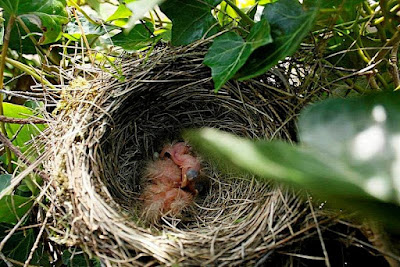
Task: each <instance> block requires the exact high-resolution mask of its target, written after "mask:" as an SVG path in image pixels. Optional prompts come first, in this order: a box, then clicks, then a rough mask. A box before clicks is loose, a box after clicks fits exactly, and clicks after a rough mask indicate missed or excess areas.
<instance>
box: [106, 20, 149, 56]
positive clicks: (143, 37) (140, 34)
mask: <svg viewBox="0 0 400 267" xmlns="http://www.w3.org/2000/svg"><path fill="white" fill-rule="evenodd" d="M153 32H154V26H153V24H152V23H150V22H146V23H145V24H137V25H136V26H135V27H133V28H132V30H131V31H130V32H129V33H126V32H121V33H119V34H117V35H114V36H113V37H112V38H111V39H112V41H113V43H114V45H118V46H121V47H122V48H123V49H125V50H126V51H135V50H138V49H141V48H143V47H146V46H148V45H149V44H151V43H152V42H153V38H152V37H151V35H152V33H153Z"/></svg>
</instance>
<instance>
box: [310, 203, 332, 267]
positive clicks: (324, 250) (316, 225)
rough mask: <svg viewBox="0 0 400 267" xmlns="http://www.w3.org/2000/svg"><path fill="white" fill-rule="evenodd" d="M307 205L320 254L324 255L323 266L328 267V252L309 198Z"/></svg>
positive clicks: (329, 264)
mask: <svg viewBox="0 0 400 267" xmlns="http://www.w3.org/2000/svg"><path fill="white" fill-rule="evenodd" d="M308 204H309V205H310V210H311V214H312V216H313V219H314V222H315V228H316V229H317V233H318V237H319V240H320V242H321V247H322V252H323V253H324V256H325V265H326V267H330V266H331V263H330V262H329V256H328V251H327V250H326V247H325V242H324V238H323V237H322V232H321V228H320V227H319V223H318V220H317V217H316V216H315V212H314V207H313V205H312V203H311V198H310V196H309V197H308Z"/></svg>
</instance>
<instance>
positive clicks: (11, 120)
mask: <svg viewBox="0 0 400 267" xmlns="http://www.w3.org/2000/svg"><path fill="white" fill-rule="evenodd" d="M0 121H1V122H4V123H15V124H46V123H48V121H46V120H44V119H36V118H32V119H23V118H10V117H6V116H3V115H0Z"/></svg>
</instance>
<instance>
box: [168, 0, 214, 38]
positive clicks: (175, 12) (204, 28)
mask: <svg viewBox="0 0 400 267" xmlns="http://www.w3.org/2000/svg"><path fill="white" fill-rule="evenodd" d="M220 2H221V0H204V1H186V0H168V1H166V2H165V3H163V4H162V5H161V6H160V8H161V11H162V12H164V14H165V15H167V16H168V18H169V19H170V20H172V23H173V24H172V25H173V26H172V42H171V43H172V45H187V44H190V43H192V42H194V41H196V40H199V39H201V38H202V37H204V36H206V35H207V36H209V35H212V34H214V33H216V32H217V30H218V28H217V26H218V22H217V20H216V19H215V18H214V16H213V15H212V14H211V10H212V9H213V8H214V7H215V6H216V5H217V4H219V3H220Z"/></svg>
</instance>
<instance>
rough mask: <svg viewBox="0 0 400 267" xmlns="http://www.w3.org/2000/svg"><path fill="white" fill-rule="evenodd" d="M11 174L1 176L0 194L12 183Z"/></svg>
mask: <svg viewBox="0 0 400 267" xmlns="http://www.w3.org/2000/svg"><path fill="white" fill-rule="evenodd" d="M11 177H12V175H11V174H1V175H0V192H1V191H3V190H4V189H5V188H7V186H9V185H10V183H11Z"/></svg>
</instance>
